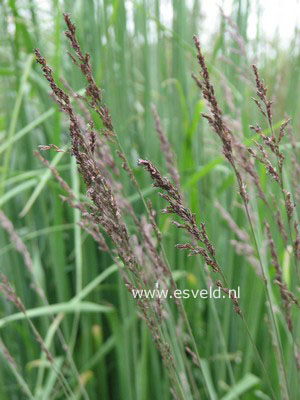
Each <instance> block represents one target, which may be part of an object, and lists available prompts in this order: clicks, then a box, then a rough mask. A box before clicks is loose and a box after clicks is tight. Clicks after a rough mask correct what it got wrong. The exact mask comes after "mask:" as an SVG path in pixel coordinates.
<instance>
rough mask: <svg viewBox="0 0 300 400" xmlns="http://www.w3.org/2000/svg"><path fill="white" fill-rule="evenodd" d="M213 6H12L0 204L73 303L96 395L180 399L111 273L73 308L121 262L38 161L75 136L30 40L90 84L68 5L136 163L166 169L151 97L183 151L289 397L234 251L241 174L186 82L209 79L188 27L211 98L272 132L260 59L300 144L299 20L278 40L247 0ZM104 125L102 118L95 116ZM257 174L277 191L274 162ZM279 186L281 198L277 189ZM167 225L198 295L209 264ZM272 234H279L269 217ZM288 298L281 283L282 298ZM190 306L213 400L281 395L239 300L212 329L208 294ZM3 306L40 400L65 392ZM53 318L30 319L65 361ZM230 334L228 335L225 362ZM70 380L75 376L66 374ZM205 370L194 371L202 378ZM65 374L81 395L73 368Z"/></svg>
mask: <svg viewBox="0 0 300 400" xmlns="http://www.w3.org/2000/svg"><path fill="white" fill-rule="evenodd" d="M205 3H206V2H205V1H201V0H194V1H189V2H185V1H180V0H173V1H162V0H153V1H147V0H143V1H131V0H129V1H118V0H114V1H110V0H103V1H102V0H74V1H69V0H64V1H59V0H53V1H51V0H48V1H45V2H41V1H35V0H23V1H21V0H20V1H17V0H2V1H1V5H0V7H1V13H0V21H1V23H0V32H1V43H0V51H1V65H0V77H1V93H0V104H1V111H0V158H1V166H0V168H1V169H0V171H1V175H0V207H1V209H3V211H4V212H5V214H6V215H7V217H8V218H10V220H11V221H12V222H13V225H14V227H15V229H16V231H17V233H18V234H19V236H20V237H21V238H22V240H23V241H24V242H25V244H26V246H27V247H28V250H29V252H30V255H31V257H32V260H33V265H34V274H35V276H36V279H37V280H38V282H40V284H41V286H42V287H43V288H44V290H45V292H46V294H47V298H48V301H49V303H50V304H51V305H54V304H62V303H63V307H64V310H65V311H69V312H68V313H66V314H65V316H64V318H63V321H62V322H61V328H62V331H63V333H64V336H65V338H66V340H67V342H68V343H70V342H71V343H73V345H74V352H73V357H74V362H75V364H76V365H77V368H78V370H79V373H80V374H81V378H82V380H83V382H84V385H85V387H86V389H87V391H88V394H89V397H90V398H91V399H124V400H131V399H138V400H142V399H169V398H170V393H169V388H168V380H167V377H166V374H165V372H164V370H163V367H162V365H161V361H160V358H159V356H158V354H157V352H156V350H155V348H154V345H153V342H152V340H151V338H150V336H149V334H148V331H147V329H146V327H145V326H144V324H143V323H142V322H141V321H140V319H139V318H138V315H137V312H136V308H135V304H134V302H133V301H132V299H131V298H130V297H129V295H128V292H127V290H126V289H125V288H124V285H123V283H122V281H121V278H120V277H119V275H118V272H116V269H115V268H112V269H111V270H109V273H108V274H107V277H106V278H105V279H103V281H102V282H101V284H99V285H95V287H93V290H92V291H91V292H89V293H88V295H87V296H86V295H84V296H82V299H81V301H82V304H83V305H84V304H85V308H84V306H82V311H81V312H80V314H78V311H79V309H80V308H79V306H78V303H77V305H76V306H72V304H71V303H70V301H71V300H72V299H73V298H74V297H75V296H78V295H80V293H82V289H83V288H84V287H86V286H87V285H88V284H89V283H91V282H97V279H99V276H100V275H101V273H102V272H103V271H106V270H107V269H108V268H109V266H110V265H111V264H113V261H112V260H111V259H110V257H109V256H108V255H107V254H104V253H101V252H100V251H99V250H98V249H97V246H96V244H95V243H94V242H93V240H92V239H91V238H90V237H88V236H87V235H86V234H85V233H84V232H83V231H82V230H81V228H80V227H79V225H78V224H77V222H78V220H79V218H80V216H79V214H78V212H77V211H76V210H75V211H74V210H72V209H70V208H69V207H68V206H67V205H66V204H64V203H63V202H62V201H61V199H60V198H59V195H60V194H62V190H61V189H60V187H59V186H58V184H57V183H56V181H54V180H53V178H52V177H51V176H50V174H49V172H48V171H47V170H46V169H45V168H44V167H43V166H42V165H41V164H40V163H39V162H38V161H37V160H36V159H35V158H34V157H33V151H34V150H36V149H37V147H38V145H40V144H49V143H53V144H55V145H58V146H60V147H62V146H64V145H67V144H68V143H69V139H68V124H67V121H66V119H65V117H64V116H63V115H62V114H61V113H60V112H59V111H58V109H57V106H56V105H55V104H54V102H53V100H52V99H51V97H50V96H49V87H48V85H47V82H46V81H45V80H44V79H43V77H42V75H41V72H40V69H39V68H38V66H37V65H36V63H35V60H34V56H33V49H34V48H36V47H38V48H40V50H41V52H42V54H43V55H44V56H45V57H46V59H47V61H48V63H49V65H50V66H51V67H52V68H53V71H54V77H55V78H56V79H58V78H59V77H61V76H63V77H64V78H65V79H66V80H67V82H68V83H69V84H70V85H71V86H72V88H73V89H74V90H76V91H77V90H80V89H82V88H83V87H84V81H83V79H82V77H81V75H80V73H79V72H78V70H77V69H76V68H75V67H74V66H73V65H72V63H71V61H70V59H69V57H68V56H67V54H66V50H67V47H68V44H67V40H66V38H65V37H64V34H63V31H64V30H65V25H64V21H63V17H62V12H68V13H70V15H71V17H72V20H73V22H75V24H76V27H77V33H78V37H79V42H80V44H81V46H82V48H83V49H84V51H87V52H89V53H90V54H91V63H92V66H93V71H94V76H95V79H96V81H97V83H98V84H99V85H100V86H101V88H103V96H104V99H105V102H106V103H107V105H108V107H109V109H110V112H111V115H112V119H113V122H114V126H115V130H116V132H117V134H118V136H119V139H120V141H121V143H122V146H123V148H124V149H125V152H126V155H127V156H128V159H129V160H130V162H131V164H132V165H134V166H135V165H136V162H137V159H138V158H139V157H141V158H148V159H150V160H152V161H153V162H154V163H156V165H157V166H159V167H160V169H161V170H162V171H163V172H164V173H165V164H164V157H163V155H162V153H161V150H160V145H159V140H158V138H157V135H156V133H155V129H154V124H153V118H152V113H151V104H152V103H154V104H155V105H156V107H157V109H158V112H159V115H160V117H161V120H162V125H163V128H164V130H165V133H166V134H167V136H168V139H169V141H170V143H171V145H172V147H173V150H174V152H175V154H176V156H177V161H178V168H179V172H180V177H181V184H182V187H183V188H184V190H185V195H186V199H187V201H188V204H189V206H190V208H191V209H192V210H193V212H195V213H196V215H197V218H199V217H200V218H201V220H203V221H204V222H205V223H206V224H207V229H208V232H209V234H210V237H211V239H212V241H213V243H214V245H215V247H216V249H217V253H218V256H219V258H220V260H221V262H222V265H223V267H224V269H225V272H226V274H227V276H228V278H229V280H230V282H231V284H232V286H233V287H237V286H238V285H240V287H241V293H242V298H241V306H242V307H243V310H244V312H245V315H246V318H247V321H248V324H249V326H250V328H251V332H252V334H253V337H254V338H255V340H256V342H257V346H258V348H259V350H260V352H261V354H262V357H263V360H264V362H265V364H266V367H267V369H268V371H269V372H270V375H271V377H272V383H273V384H274V386H275V387H276V388H277V392H278V393H279V384H278V378H277V372H276V371H277V367H276V357H275V355H274V351H273V349H272V343H271V341H270V336H269V332H268V330H267V327H266V324H264V317H265V309H264V303H265V298H264V295H263V289H262V284H261V282H260V279H259V278H258V277H257V275H256V273H255V270H254V268H253V266H252V265H250V263H249V261H248V260H247V258H245V257H243V256H239V255H237V254H236V252H235V251H234V248H233V247H232V246H230V240H231V239H234V233H233V232H232V231H231V230H230V228H229V227H228V226H227V224H226V223H225V222H224V220H223V219H222V217H221V216H220V215H219V212H218V211H217V209H216V207H215V206H214V202H215V201H216V200H218V201H219V202H220V203H221V204H222V205H223V206H224V207H225V208H226V209H227V211H229V212H230V213H231V215H232V216H233V218H234V219H235V221H236V222H237V224H238V225H240V226H241V227H243V226H244V225H245V224H246V222H245V219H244V215H243V212H242V211H241V209H240V207H238V206H237V203H238V201H239V200H238V193H237V189H236V184H235V180H234V176H233V173H232V171H231V169H230V168H229V166H228V165H227V164H226V162H225V160H223V157H222V155H221V153H220V148H221V146H220V143H219V141H218V140H217V139H216V138H215V135H214V134H213V133H212V131H211V129H210V128H209V127H208V125H207V123H206V121H203V120H202V118H201V112H202V111H206V108H207V107H206V105H205V104H204V102H203V100H202V99H201V96H200V93H199V90H198V89H197V87H196V85H195V83H194V81H193V80H192V78H191V73H192V72H194V73H197V72H198V66H197V63H196V57H195V50H194V47H193V41H192V36H193V34H197V35H199V39H200V42H202V40H203V50H204V53H205V56H206V59H207V62H208V66H209V69H210V72H211V76H212V81H213V82H214V83H215V87H216V95H217V97H218V99H219V101H220V105H221V106H222V109H223V110H224V114H225V118H227V119H228V121H229V124H230V126H232V129H233V132H234V133H235V134H236V135H237V136H238V137H239V138H240V139H241V140H247V139H249V138H251V136H252V133H251V132H250V130H249V128H248V126H249V124H255V123H256V122H261V123H262V127H263V129H265V128H266V125H265V123H264V122H263V121H261V117H260V116H259V114H258V112H257V110H256V107H255V104H254V103H253V102H252V101H251V97H252V96H254V95H255V88H254V85H253V76H252V72H251V64H252V63H253V62H255V63H257V65H258V67H259V69H260V73H261V76H262V77H263V78H264V79H265V82H266V85H267V86H268V89H269V95H270V96H271V97H272V99H273V100H274V122H275V124H276V123H277V126H278V124H280V122H282V120H283V118H284V116H285V113H287V114H288V115H289V116H290V117H291V118H292V122H291V126H292V128H293V130H294V132H295V135H296V140H298V141H299V117H300V115H299V113H298V106H299V97H300V91H299V67H300V40H299V31H298V30H297V28H296V27H295V32H294V35H292V36H291V37H290V39H289V40H285V41H284V42H282V41H280V40H279V36H280V35H279V33H277V34H274V35H273V37H271V38H270V37H269V36H266V35H265V34H264V32H265V31H266V30H267V29H266V27H265V21H264V19H263V18H262V17H261V15H260V12H259V7H254V2H252V1H251V0H249V1H246V0H232V2H231V4H230V7H229V9H230V15H229V16H230V20H228V19H224V18H222V16H221V13H219V12H218V13H216V15H215V19H214V20H213V21H212V20H207V19H206V5H205ZM261 3H264V2H261ZM255 4H256V2H255ZM253 23H255V27H254V28H253V26H252V27H251V29H252V32H253V31H254V32H255V35H254V36H253V35H252V37H251V38H249V37H248V33H249V24H250V25H251V24H252V25H253ZM207 26H209V27H210V29H209V31H207ZM95 125H96V127H98V128H99V127H100V122H99V121H97V119H95ZM45 156H46V157H47V158H49V160H52V161H53V162H54V163H55V164H56V166H57V169H58V171H59V172H60V173H61V174H62V176H63V177H64V178H65V179H66V180H67V181H68V182H69V184H70V185H71V186H72V188H73V189H74V190H75V192H78V191H79V186H80V183H79V182H80V181H79V178H78V175H77V172H76V166H75V163H74V162H73V161H71V160H70V157H69V155H65V154H64V153H53V152H49V154H46V155H45ZM287 162H288V163H289V160H288V161H287ZM135 173H136V176H137V178H138V181H139V183H140V185H141V187H142V188H143V190H144V191H145V193H146V195H147V196H150V197H151V199H152V201H153V204H154V207H155V208H156V209H159V208H161V206H162V202H161V201H160V200H159V199H158V196H156V195H155V194H154V192H155V191H154V190H152V189H151V183H150V182H149V179H148V177H147V176H146V175H145V174H144V173H143V171H141V170H138V169H137V168H135ZM261 180H262V184H263V189H264V190H266V191H267V190H269V189H268V185H267V179H266V176H265V173H264V171H263V170H261ZM127 181H128V179H127V180H126V179H124V182H125V183H124V185H125V188H126V191H127V193H128V196H129V200H130V202H131V203H132V205H133V207H134V209H135V210H136V211H137V213H142V212H143V207H142V204H141V202H140V200H139V198H138V196H137V195H136V193H135V189H134V188H133V187H132V186H131V185H130V183H129V182H128V183H126V182H127ZM81 191H82V192H84V187H83V185H82V187H81ZM274 195H275V198H276V196H277V194H276V188H275V189H274ZM252 206H253V208H254V209H255V210H257V216H258V224H257V233H258V235H261V234H262V220H263V208H259V207H260V205H259V204H258V203H256V200H255V198H254V199H253V200H252ZM260 219H261V220H260ZM157 220H158V224H159V227H160V229H161V230H162V232H163V235H164V242H165V246H166V248H167V253H168V258H169V261H170V264H171V266H172V269H173V270H174V271H176V279H177V283H178V285H179V287H181V288H194V289H196V288H202V287H203V285H204V283H203V271H204V270H203V262H202V261H201V260H200V259H196V258H189V259H187V258H186V255H185V254H184V253H183V252H178V251H174V245H175V244H176V243H178V242H180V241H181V240H182V239H181V238H180V232H179V231H178V230H176V229H175V228H174V227H173V226H172V225H171V224H170V221H171V220H170V218H169V217H168V216H162V215H160V214H159V213H158V214H157ZM245 229H246V228H245ZM271 229H272V230H275V231H276V228H275V227H274V226H271ZM274 235H275V236H276V235H277V234H276V233H274ZM0 241H1V244H0V257H1V267H0V268H1V271H2V272H3V273H5V274H6V276H7V277H8V278H9V280H10V282H11V283H12V284H13V286H14V287H15V289H16V292H17V294H18V295H19V296H20V297H21V299H22V300H23V302H24V304H25V305H26V308H27V309H29V310H34V309H38V308H39V307H41V306H42V305H41V304H40V302H39V300H38V299H37V296H36V295H35V294H34V292H33V291H32V290H31V288H30V277H29V275H28V273H27V271H26V268H25V267H24V260H23V258H22V256H21V255H20V254H19V253H17V252H16V251H15V250H14V243H10V240H9V237H8V235H7V233H6V232H4V231H1V232H0ZM279 253H280V257H281V260H285V261H284V262H285V277H286V280H287V282H290V279H291V277H290V269H289V261H288V259H287V253H286V249H285V248H284V247H283V246H281V247H280V251H279ZM270 273H271V274H272V273H273V272H272V271H271V272H270ZM100 279H101V278H100ZM277 297H278V293H277V292H276V293H275V298H276V299H277V300H276V301H277V302H279V298H277ZM84 302H86V303H84ZM97 304H98V305H99V304H102V305H105V304H111V305H113V311H111V312H99V310H98V309H93V305H97ZM185 306H186V310H187V314H188V317H189V320H190V322H191V325H192V329H193V332H194V335H195V338H196V341H197V344H198V346H199V352H200V354H201V357H202V358H203V365H204V366H205V371H206V374H207V377H208V379H209V381H210V382H211V391H212V393H214V394H215V399H221V398H223V399H224V400H225V399H226V400H229V399H233V398H236V395H235V393H240V398H242V399H256V398H258V399H268V398H270V397H268V389H267V386H266V384H265V382H264V378H263V376H262V371H261V367H260V365H259V364H258V362H257V359H256V358H255V355H254V353H253V348H252V347H251V343H250V342H249V339H248V338H247V337H246V335H245V332H244V330H243V328H242V326H241V323H240V321H239V320H238V318H237V317H236V315H234V313H233V312H232V305H231V303H230V301H224V302H216V306H217V312H218V314H219V317H220V324H221V325H220V326H217V325H216V322H215V316H214V309H213V308H212V306H211V305H210V302H209V301H205V300H203V301H198V300H191V299H190V300H186V302H185ZM0 308H1V315H0V337H1V338H2V340H3V342H4V343H5V344H6V346H7V347H8V349H9V351H10V353H11V354H12V355H13V356H14V357H15V359H16V361H17V362H18V364H19V366H20V368H21V372H22V375H23V377H24V379H25V380H26V382H27V383H28V386H29V387H30V388H31V389H32V391H33V393H35V396H36V399H52V398H53V399H54V398H64V397H63V394H62V393H61V392H60V391H59V389H57V385H56V383H57V382H56V378H55V374H54V373H53V371H51V368H48V367H47V365H46V367H45V370H44V369H43V367H44V366H45V361H44V364H43V362H42V361H41V358H43V357H42V356H41V350H40V347H39V345H38V344H37V343H36V341H34V340H33V339H32V333H31V332H30V330H29V328H28V324H27V322H26V321H24V320H19V321H15V322H14V321H10V320H6V319H5V316H7V315H9V314H14V313H16V310H15V309H14V307H13V306H12V305H11V304H8V303H7V302H5V301H2V300H1V303H0ZM46 313H47V308H46V309H45V308H43V309H42V310H41V312H40V316H39V317H37V318H36V319H34V323H35V324H36V326H37V327H38V329H39V331H40V333H41V335H42V337H43V338H44V339H46V338H47V340H49V341H50V343H51V350H52V353H53V354H54V355H55V357H57V362H58V365H62V360H63V357H64V352H63V350H62V349H61V346H60V345H59V343H58V342H57V339H53V338H52V337H51V330H50V322H49V320H48V319H47V318H46V317H45V314H46ZM79 316H80V318H79ZM52 328H53V327H52ZM53 329H54V330H55V328H53ZM281 330H284V328H283V327H281ZM49 332H50V333H49ZM222 343H223V344H224V343H225V344H226V349H227V352H226V354H225V355H224V353H223V352H222V350H221V348H222ZM285 345H286V346H287V347H285ZM283 347H284V352H285V356H286V363H287V370H288V372H289V375H288V376H289V379H291V386H292V387H293V388H294V389H293V390H294V392H293V396H296V389H295V385H293V379H295V377H294V375H293V372H292V371H293V367H292V361H291V359H292V357H291V354H290V353H289V351H288V350H287V349H288V339H287V337H285V334H284V332H283ZM228 361H230V363H231V364H232V368H233V371H234V376H235V381H236V385H237V386H238V390H239V392H235V391H234V390H236V386H234V385H233V384H232V382H230V379H229V377H228V375H227V373H226V362H228ZM65 374H66V375H67V376H68V371H65ZM195 374H196V378H197V371H196V372H195ZM72 379H73V380H72ZM69 380H70V383H71V385H73V387H74V391H75V392H78V387H77V386H76V385H77V383H76V381H74V378H73V377H72V374H71V373H70V377H69ZM233 389H234V390H233ZM226 396H227V397H226ZM22 398H26V397H23V394H22V392H21V389H20V387H19V385H18V383H17V382H16V380H15V379H14V377H13V375H12V374H11V371H10V370H9V369H8V368H7V366H6V365H5V362H4V360H3V359H2V360H1V367H0V399H1V400H2V399H22ZM78 398H80V395H79V394H78ZM291 398H293V399H296V398H297V397H291Z"/></svg>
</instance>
